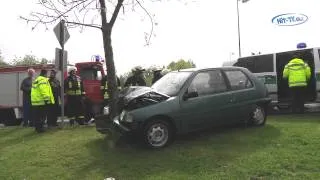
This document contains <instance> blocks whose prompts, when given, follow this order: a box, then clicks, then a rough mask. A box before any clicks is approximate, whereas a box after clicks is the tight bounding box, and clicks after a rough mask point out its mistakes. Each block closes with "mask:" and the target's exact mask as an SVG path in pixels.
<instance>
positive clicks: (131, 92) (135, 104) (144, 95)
mask: <svg viewBox="0 0 320 180" xmlns="http://www.w3.org/2000/svg"><path fill="white" fill-rule="evenodd" d="M168 98H169V96H168V95H165V94H162V93H159V92H157V91H155V90H154V89H152V88H150V87H144V86H131V87H129V88H126V89H123V90H122V91H121V92H120V95H119V101H120V108H121V109H124V108H126V109H131V110H132V109H137V108H141V107H145V106H147V105H151V104H155V103H159V102H162V101H164V100H166V99H168Z"/></svg>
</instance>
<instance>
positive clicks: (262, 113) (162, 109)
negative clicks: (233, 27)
mask: <svg viewBox="0 0 320 180" xmlns="http://www.w3.org/2000/svg"><path fill="white" fill-rule="evenodd" d="M270 101H271V99H270V98H269V97H268V92H267V89H266V87H265V85H264V84H263V83H262V82H261V81H260V80H258V79H257V78H256V77H254V76H253V75H252V73H250V72H249V71H248V70H247V69H245V68H239V67H223V68H207V69H186V70H180V71H174V72H170V73H168V74H166V75H165V76H164V77H162V78H161V79H160V80H158V81H157V82H156V83H155V84H154V85H153V86H152V87H151V88H150V87H131V90H129V91H128V92H127V93H126V94H125V95H124V96H123V98H122V102H123V106H122V107H121V109H122V110H121V114H120V115H119V116H117V117H115V118H114V119H113V121H112V126H113V128H114V129H115V130H116V131H117V132H119V133H121V134H136V135H139V136H138V137H140V138H141V140H143V142H144V143H145V144H146V145H147V146H149V147H151V148H162V147H164V146H166V145H168V144H169V143H170V142H172V140H173V139H174V137H175V136H176V135H177V134H184V133H189V132H192V131H197V130H201V129H205V128H208V127H213V126H225V125H230V124H236V123H247V124H250V125H255V126H262V125H264V124H265V122H266V116H267V114H266V108H267V106H268V104H269V103H270ZM96 126H97V127H96V128H97V130H98V131H99V132H101V133H105V132H106V131H105V130H106V129H108V128H110V127H104V125H103V123H99V122H96Z"/></svg>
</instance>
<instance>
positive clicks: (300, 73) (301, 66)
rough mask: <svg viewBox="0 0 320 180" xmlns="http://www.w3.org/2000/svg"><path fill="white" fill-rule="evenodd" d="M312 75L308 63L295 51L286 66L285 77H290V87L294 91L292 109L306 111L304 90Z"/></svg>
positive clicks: (299, 111)
mask: <svg viewBox="0 0 320 180" xmlns="http://www.w3.org/2000/svg"><path fill="white" fill-rule="evenodd" d="M310 77H311V70H310V67H309V65H308V64H307V63H305V62H304V60H303V59H301V54H300V53H295V54H294V56H293V59H292V60H290V62H289V63H288V64H287V65H286V66H285V68H284V70H283V78H284V79H288V83H289V88H290V90H291V92H292V96H293V97H292V98H293V101H292V111H293V112H294V113H296V112H298V113H304V97H303V94H304V90H305V88H306V87H307V85H308V81H309V79H310Z"/></svg>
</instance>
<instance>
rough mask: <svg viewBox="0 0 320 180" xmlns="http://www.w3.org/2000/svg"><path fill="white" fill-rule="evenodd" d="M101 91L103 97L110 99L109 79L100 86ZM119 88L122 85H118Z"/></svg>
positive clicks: (119, 88)
mask: <svg viewBox="0 0 320 180" xmlns="http://www.w3.org/2000/svg"><path fill="white" fill-rule="evenodd" d="M100 89H101V91H102V92H103V98H104V99H109V93H108V81H105V82H104V84H103V85H102V86H101V87H100ZM118 90H119V91H120V90H121V86H119V85H118Z"/></svg>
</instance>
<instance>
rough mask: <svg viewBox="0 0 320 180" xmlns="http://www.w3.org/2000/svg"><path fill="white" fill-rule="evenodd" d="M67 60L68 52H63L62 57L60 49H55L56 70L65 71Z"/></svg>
mask: <svg viewBox="0 0 320 180" xmlns="http://www.w3.org/2000/svg"><path fill="white" fill-rule="evenodd" d="M67 59H68V52H67V51H63V55H62V49H59V48H56V53H55V65H56V69H58V70H61V71H62V67H63V69H64V70H66V69H67Z"/></svg>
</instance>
